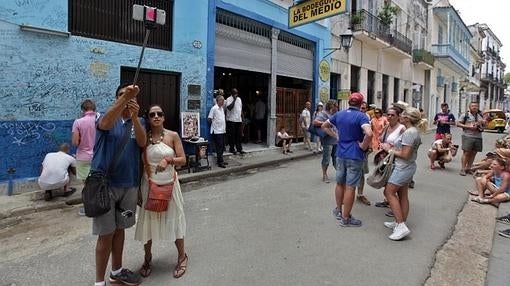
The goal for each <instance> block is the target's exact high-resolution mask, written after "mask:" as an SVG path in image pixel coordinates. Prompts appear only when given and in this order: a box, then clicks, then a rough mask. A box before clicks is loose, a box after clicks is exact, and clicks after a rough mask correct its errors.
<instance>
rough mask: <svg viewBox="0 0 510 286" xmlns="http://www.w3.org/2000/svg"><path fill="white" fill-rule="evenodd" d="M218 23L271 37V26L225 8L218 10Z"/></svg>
mask: <svg viewBox="0 0 510 286" xmlns="http://www.w3.org/2000/svg"><path fill="white" fill-rule="evenodd" d="M216 23H219V24H223V25H226V26H229V27H233V28H237V29H239V30H243V31H246V32H249V33H252V34H256V35H260V36H263V37H266V38H271V27H269V26H267V25H264V24H262V23H260V22H257V21H255V20H251V19H248V18H245V17H242V16H239V15H236V14H233V13H229V12H227V11H225V10H221V9H218V11H217V12H216Z"/></svg>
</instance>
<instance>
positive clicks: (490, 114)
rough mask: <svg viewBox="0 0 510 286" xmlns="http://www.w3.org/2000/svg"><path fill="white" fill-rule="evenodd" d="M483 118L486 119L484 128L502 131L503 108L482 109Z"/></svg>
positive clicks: (504, 123) (504, 119) (504, 120)
mask: <svg viewBox="0 0 510 286" xmlns="http://www.w3.org/2000/svg"><path fill="white" fill-rule="evenodd" d="M483 118H485V120H487V125H486V126H485V129H486V130H497V131H498V132H499V133H503V132H504V131H505V128H506V114H505V112H503V110H499V109H490V110H487V111H484V113H483Z"/></svg>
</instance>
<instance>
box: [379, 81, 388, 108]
mask: <svg viewBox="0 0 510 286" xmlns="http://www.w3.org/2000/svg"><path fill="white" fill-rule="evenodd" d="M389 81H390V77H389V76H387V75H385V74H383V76H382V106H381V108H382V110H387V109H388V88H389V86H388V85H389Z"/></svg>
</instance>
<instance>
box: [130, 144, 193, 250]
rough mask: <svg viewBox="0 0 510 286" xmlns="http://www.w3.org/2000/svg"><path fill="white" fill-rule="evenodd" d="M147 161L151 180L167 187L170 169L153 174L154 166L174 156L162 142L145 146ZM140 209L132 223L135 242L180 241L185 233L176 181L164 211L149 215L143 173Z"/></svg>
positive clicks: (169, 148) (181, 205) (145, 180)
mask: <svg viewBox="0 0 510 286" xmlns="http://www.w3.org/2000/svg"><path fill="white" fill-rule="evenodd" d="M146 152H147V160H148V162H149V165H150V170H151V180H152V181H153V182H154V183H156V184H158V185H163V184H168V183H170V182H172V180H173V174H174V167H173V165H168V167H167V168H166V169H165V170H164V171H162V172H158V173H157V174H154V171H155V170H156V166H157V165H158V164H159V162H160V161H161V159H162V158H163V157H164V156H170V157H174V156H175V152H174V150H173V149H172V148H171V147H170V146H168V145H166V144H165V143H163V142H160V143H156V144H149V145H148V146H147V149H146ZM141 190H142V198H143V203H142V207H141V208H139V209H138V210H139V211H138V221H137V223H136V230H135V239H136V240H139V241H142V242H144V243H145V242H147V241H148V240H151V239H154V240H169V241H175V240H176V239H181V238H184V235H185V234H186V219H185V217H184V209H183V205H184V200H183V197H182V193H181V186H180V185H179V180H175V182H174V188H173V192H172V199H171V200H170V202H169V203H168V210H167V211H165V212H151V211H147V210H145V208H144V206H145V202H146V201H147V192H148V184H147V174H146V173H145V172H144V175H143V178H142V183H141Z"/></svg>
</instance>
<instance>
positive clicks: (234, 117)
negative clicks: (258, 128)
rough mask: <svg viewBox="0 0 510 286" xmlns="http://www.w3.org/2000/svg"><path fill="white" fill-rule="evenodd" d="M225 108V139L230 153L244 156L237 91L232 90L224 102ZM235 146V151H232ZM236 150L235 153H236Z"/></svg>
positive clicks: (241, 120) (241, 119)
mask: <svg viewBox="0 0 510 286" xmlns="http://www.w3.org/2000/svg"><path fill="white" fill-rule="evenodd" d="M225 105H226V106H227V118H226V119H227V137H228V145H229V151H230V153H232V154H234V155H236V154H237V152H239V153H241V154H245V152H244V151H243V146H242V145H241V128H242V125H243V118H242V111H243V102H242V101H241V98H240V97H239V96H238V91H237V89H235V88H234V89H232V92H231V96H229V97H228V98H227V100H226V102H225ZM234 146H235V149H234ZM236 149H237V152H236Z"/></svg>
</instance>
